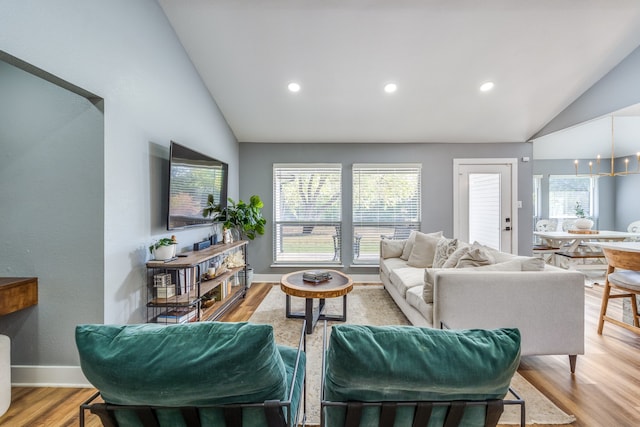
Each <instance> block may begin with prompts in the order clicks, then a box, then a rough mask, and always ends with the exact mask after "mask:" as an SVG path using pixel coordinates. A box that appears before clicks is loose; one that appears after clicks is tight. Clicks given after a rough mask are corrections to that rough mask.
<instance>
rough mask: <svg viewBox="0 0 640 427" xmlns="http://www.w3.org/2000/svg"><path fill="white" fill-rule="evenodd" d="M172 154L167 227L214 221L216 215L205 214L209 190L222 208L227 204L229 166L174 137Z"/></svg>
mask: <svg viewBox="0 0 640 427" xmlns="http://www.w3.org/2000/svg"><path fill="white" fill-rule="evenodd" d="M170 150H171V151H170V155H169V213H168V215H167V229H168V230H176V229H180V228H188V227H198V226H205V225H211V224H212V223H213V222H215V221H216V220H217V217H215V216H214V217H211V216H210V217H208V218H205V217H203V216H202V211H203V209H204V208H205V207H206V206H207V198H208V196H209V194H213V201H214V204H216V205H220V208H221V209H224V208H225V207H226V206H227V179H228V176H227V175H228V170H229V166H228V165H227V164H226V163H225V162H221V161H220V160H217V159H214V158H213V157H209V156H206V155H204V154H202V153H198V152H197V151H194V150H192V149H190V148H187V147H185V146H183V145H180V144H178V143H176V142H173V141H171V148H170Z"/></svg>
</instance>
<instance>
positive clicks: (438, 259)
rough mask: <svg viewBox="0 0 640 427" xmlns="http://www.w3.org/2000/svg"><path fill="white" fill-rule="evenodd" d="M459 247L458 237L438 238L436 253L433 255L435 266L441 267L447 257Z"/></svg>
mask: <svg viewBox="0 0 640 427" xmlns="http://www.w3.org/2000/svg"><path fill="white" fill-rule="evenodd" d="M456 249H458V239H447V238H445V237H443V238H442V239H440V240H438V244H437V245H436V253H435V255H434V256H433V267H434V268H441V267H443V266H444V263H445V262H447V259H449V257H450V256H451V254H453V253H454V252H455V251H456Z"/></svg>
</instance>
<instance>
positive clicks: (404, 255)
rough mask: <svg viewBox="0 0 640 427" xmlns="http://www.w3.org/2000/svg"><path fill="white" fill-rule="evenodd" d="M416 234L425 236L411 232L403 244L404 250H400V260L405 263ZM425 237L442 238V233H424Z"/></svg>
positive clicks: (417, 232)
mask: <svg viewBox="0 0 640 427" xmlns="http://www.w3.org/2000/svg"><path fill="white" fill-rule="evenodd" d="M417 234H425V233H421V232H419V231H415V230H414V231H412V232H411V234H409V238H408V239H407V241H406V242H405V244H404V249H403V250H402V255H400V258H402V259H403V260H405V261H408V260H409V255H411V250H412V249H413V243H414V242H415V241H416V235H417ZM426 235H427V236H432V237H442V231H437V232H435V233H426Z"/></svg>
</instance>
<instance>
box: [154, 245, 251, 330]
mask: <svg viewBox="0 0 640 427" xmlns="http://www.w3.org/2000/svg"><path fill="white" fill-rule="evenodd" d="M247 243H248V242H247V241H245V240H241V241H237V242H233V243H228V244H217V245H214V246H211V247H209V248H207V249H203V250H200V251H193V252H187V253H186V254H185V255H186V256H184V257H178V258H177V259H174V260H171V261H167V262H165V261H149V262H147V322H157V323H167V324H173V323H176V322H175V321H171V320H168V319H163V318H161V317H160V318H159V316H162V315H164V314H166V313H167V312H170V311H173V310H183V311H189V312H193V311H195V315H194V316H193V317H191V315H188V316H187V320H188V321H201V320H216V319H218V318H219V317H220V316H222V315H223V314H224V313H226V312H227V311H228V310H229V309H230V308H231V307H233V306H234V305H235V304H236V303H238V302H239V300H240V299H241V298H244V297H245V295H246V292H247V287H246V282H243V283H240V282H241V281H240V278H239V277H238V272H240V271H242V270H244V277H245V278H246V277H247V272H246V262H247V251H246V248H247ZM237 251H240V252H241V253H242V256H243V259H244V262H245V264H244V265H243V266H241V267H235V268H231V269H229V270H227V271H225V272H223V273H221V274H217V275H216V276H215V277H214V278H207V277H205V273H206V272H207V269H208V268H209V266H210V264H211V262H212V261H214V260H216V259H219V260H220V261H223V260H224V259H225V258H226V257H227V256H229V255H231V254H233V253H235V252H237ZM159 274H169V275H170V276H171V283H172V285H174V286H175V295H173V296H170V297H168V298H161V297H158V296H157V295H156V288H155V286H154V285H155V280H154V278H155V276H156V275H159ZM223 288H224V289H223ZM207 294H209V295H211V294H216V296H217V297H218V298H219V299H216V301H215V302H214V303H213V304H211V305H210V306H207V307H206V308H205V307H203V306H202V305H203V297H205V298H206V296H207ZM189 307H192V308H193V310H188V308H189Z"/></svg>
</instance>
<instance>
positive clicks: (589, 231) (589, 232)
mask: <svg viewBox="0 0 640 427" xmlns="http://www.w3.org/2000/svg"><path fill="white" fill-rule="evenodd" d="M567 231H568V232H569V233H571V234H598V233H599V231H598V230H579V229H572V230H567Z"/></svg>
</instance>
